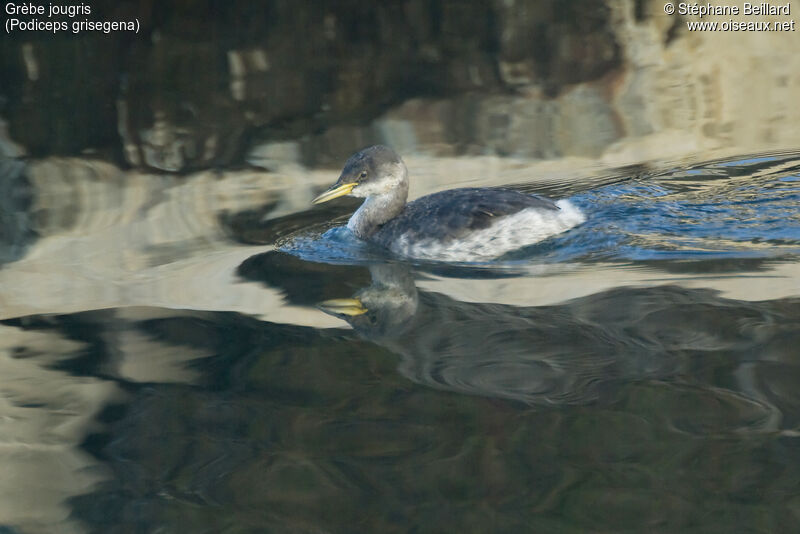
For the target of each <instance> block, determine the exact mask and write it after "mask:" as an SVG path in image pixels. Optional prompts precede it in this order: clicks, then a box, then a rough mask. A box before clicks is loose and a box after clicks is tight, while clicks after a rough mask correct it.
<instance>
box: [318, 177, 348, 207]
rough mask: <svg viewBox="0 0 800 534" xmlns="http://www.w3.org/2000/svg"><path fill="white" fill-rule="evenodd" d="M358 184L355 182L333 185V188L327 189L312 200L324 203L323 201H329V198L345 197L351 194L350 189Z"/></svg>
mask: <svg viewBox="0 0 800 534" xmlns="http://www.w3.org/2000/svg"><path fill="white" fill-rule="evenodd" d="M357 185H358V184H357V183H355V182H354V183H352V184H342V185H339V186H333V187H332V188H330V189H328V190H327V191H325V192H324V193H322V194H321V195H320V196H318V197H317V198H315V199H314V200H312V201H311V203H312V204H322V203H323V202H327V201H329V200H333V199H334V198H339V197H343V196H345V195H349V194H350V191H352V190H353V188H354V187H355V186H357Z"/></svg>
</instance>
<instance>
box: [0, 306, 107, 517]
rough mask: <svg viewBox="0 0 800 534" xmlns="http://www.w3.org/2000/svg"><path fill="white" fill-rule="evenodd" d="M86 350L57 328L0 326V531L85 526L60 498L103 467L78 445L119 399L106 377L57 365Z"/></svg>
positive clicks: (94, 478)
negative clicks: (11, 527) (79, 374)
mask: <svg viewBox="0 0 800 534" xmlns="http://www.w3.org/2000/svg"><path fill="white" fill-rule="evenodd" d="M23 323H24V321H23ZM84 348H85V347H84V345H83V344H82V343H80V342H78V341H75V340H73V339H68V338H67V337H66V336H63V335H62V334H61V333H59V332H57V331H41V330H38V331H37V330H27V329H25V328H22V327H20V326H19V325H18V326H11V325H7V324H2V325H0V376H2V382H1V383H0V465H2V473H3V474H2V476H0V530H6V529H7V527H6V526H7V525H14V526H15V527H19V528H21V529H22V530H21V531H22V532H31V533H34V532H42V533H44V532H54V531H55V530H57V531H59V532H66V533H71V532H83V531H84V530H82V529H81V528H80V527H79V525H77V524H76V522H74V520H72V519H70V513H69V509H68V507H67V503H66V500H67V499H68V498H70V497H73V496H75V495H78V494H80V493H83V492H86V491H90V490H91V488H92V487H93V486H94V485H95V484H97V483H98V482H99V481H101V480H104V479H106V478H108V476H109V473H108V471H107V470H106V469H105V468H104V467H103V466H102V465H101V464H100V463H99V462H98V461H97V459H95V458H92V457H91V456H90V455H89V454H86V452H85V451H82V450H80V449H79V448H78V447H79V445H80V444H81V443H83V441H84V440H85V439H86V437H87V435H89V434H90V433H92V432H94V431H96V430H97V429H98V425H97V423H96V422H95V421H94V418H95V417H96V416H97V415H98V413H99V412H100V411H101V410H102V408H103V407H104V406H105V405H106V404H107V403H110V402H114V401H118V400H120V397H121V395H120V391H119V390H118V388H117V387H116V386H115V385H114V384H112V383H110V382H107V381H104V380H102V379H98V378H95V377H75V376H71V375H70V374H69V373H67V372H65V371H63V370H61V369H58V368H57V366H58V365H59V364H61V363H62V362H63V361H64V360H67V359H70V358H75V357H77V356H79V355H80V353H81V351H82V350H83V349H84ZM11 531H14V532H15V530H11Z"/></svg>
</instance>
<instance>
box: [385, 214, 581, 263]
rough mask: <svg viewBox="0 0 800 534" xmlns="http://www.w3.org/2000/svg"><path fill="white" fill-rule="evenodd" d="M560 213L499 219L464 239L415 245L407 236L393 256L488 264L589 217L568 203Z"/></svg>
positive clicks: (393, 248) (427, 241) (394, 245)
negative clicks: (491, 260)
mask: <svg viewBox="0 0 800 534" xmlns="http://www.w3.org/2000/svg"><path fill="white" fill-rule="evenodd" d="M556 205H557V206H558V207H559V208H560V209H559V211H552V210H543V209H537V208H530V209H526V210H522V211H520V212H519V213H515V214H513V215H508V216H505V217H499V218H498V219H497V221H496V222H495V223H494V224H493V225H491V226H490V227H489V228H485V229H483V230H478V231H476V232H472V233H470V234H469V235H467V236H465V237H464V238H462V239H454V240H452V241H438V240H434V239H426V240H423V241H414V242H411V241H410V240H409V239H408V238H407V237H406V235H405V234H404V235H402V236H400V238H399V239H398V240H397V241H396V242H395V243H392V246H391V249H392V252H394V253H396V254H401V255H403V256H407V257H410V258H417V259H424V260H438V261H454V262H468V261H486V260H490V259H493V258H496V257H498V256H502V255H503V254H505V253H506V252H510V251H512V250H516V249H518V248H522V247H526V246H528V245H532V244H534V243H538V242H539V241H542V240H544V239H547V238H548V237H550V236H553V235H556V234H560V233H561V232H564V231H566V230H569V229H570V228H573V227H575V226H577V225H579V224H581V223H582V222H584V221H585V220H586V216H585V215H584V214H583V213H582V212H581V211H580V210H579V209H578V208H576V207H575V206H573V205H572V204H571V203H570V202H569V201H567V200H559V201H558V202H556Z"/></svg>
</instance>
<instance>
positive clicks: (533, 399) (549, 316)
mask: <svg viewBox="0 0 800 534" xmlns="http://www.w3.org/2000/svg"><path fill="white" fill-rule="evenodd" d="M369 270H370V273H371V276H372V284H371V285H369V286H368V287H365V288H363V289H361V290H359V291H358V292H357V293H356V294H355V295H354V296H353V297H352V298H339V299H331V300H326V301H324V302H321V303H320V304H319V308H320V309H321V310H323V311H324V312H325V313H328V314H330V315H334V316H336V317H339V318H341V319H343V320H345V321H347V322H348V323H349V324H350V325H352V327H353V329H354V330H355V331H356V332H357V333H358V334H359V335H360V336H362V337H363V338H365V339H367V340H370V341H372V342H374V343H376V344H379V345H381V346H383V347H385V348H387V349H389V350H391V351H392V352H394V353H396V354H398V355H400V356H401V357H402V363H401V364H400V371H401V372H402V373H403V374H404V375H405V376H407V377H408V378H410V379H411V380H413V381H415V382H418V383H422V384H426V385H428V386H433V387H437V388H439V389H446V390H450V391H457V392H460V393H469V394H476V395H484V396H490V397H498V398H505V399H512V400H517V401H522V402H525V403H529V404H574V403H584V402H589V401H592V400H595V399H597V398H598V397H600V396H601V395H603V393H604V392H608V391H610V390H611V388H612V387H613V385H614V384H615V383H617V382H618V381H619V380H620V379H622V378H632V377H640V378H643V377H657V376H661V375H663V374H665V373H666V372H668V371H669V370H671V369H672V367H673V366H674V364H675V361H674V358H672V359H671V358H668V357H667V355H666V354H665V353H664V352H663V351H662V350H658V349H657V348H656V347H649V350H642V348H643V347H642V345H641V340H635V339H628V340H625V339H622V338H621V337H618V336H614V335H613V333H610V332H608V331H607V330H606V328H604V327H602V326H600V325H597V324H593V322H592V321H586V320H584V319H583V318H581V314H580V313H578V312H579V309H575V308H573V307H571V306H569V305H562V306H548V307H526V308H520V307H515V306H509V305H502V304H477V303H468V302H459V301H456V300H453V299H451V298H449V297H447V296H445V295H441V294H437V293H427V292H419V291H417V288H416V285H415V283H414V277H413V273H412V271H411V269H410V268H409V267H408V266H407V265H403V264H397V263H385V264H374V265H371V266H370V267H369Z"/></svg>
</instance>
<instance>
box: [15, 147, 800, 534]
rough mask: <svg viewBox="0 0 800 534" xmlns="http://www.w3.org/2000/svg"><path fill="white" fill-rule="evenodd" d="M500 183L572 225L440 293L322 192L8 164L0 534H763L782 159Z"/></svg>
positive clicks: (783, 327)
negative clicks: (365, 239)
mask: <svg viewBox="0 0 800 534" xmlns="http://www.w3.org/2000/svg"><path fill="white" fill-rule="evenodd" d="M516 167H517V170H515V171H514V173H513V175H508V176H506V175H503V174H502V173H501V174H499V175H498V176H494V177H493V178H492V181H491V183H490V182H488V181H487V183H485V184H477V185H499V183H504V182H505V183H508V184H513V185H514V186H515V187H517V188H518V189H520V190H522V191H526V192H531V193H541V194H546V195H549V196H553V197H558V198H570V199H571V200H572V201H573V202H574V203H575V204H576V205H579V206H580V208H581V209H582V210H583V211H584V212H585V213H586V215H587V217H588V221H587V222H586V223H585V224H583V225H582V226H579V227H577V228H574V229H572V230H570V231H569V232H567V233H565V234H562V235H559V236H556V237H554V238H552V239H549V240H547V241H544V242H542V243H539V244H537V245H535V246H532V247H528V248H526V249H524V250H519V251H515V252H513V253H510V254H508V255H506V256H504V257H502V258H499V259H497V260H495V261H492V262H480V263H466V264H444V263H436V262H413V261H405V260H402V259H398V258H392V257H389V256H387V255H386V254H385V253H383V252H382V251H380V250H375V249H371V248H370V247H368V246H367V245H365V244H363V243H361V242H359V241H357V240H355V239H353V238H352V236H350V235H349V233H348V232H347V231H346V230H345V229H343V228H341V225H342V224H344V222H345V221H346V218H347V215H348V214H349V212H350V211H352V208H353V203H352V202H348V201H346V200H345V201H343V202H341V203H332V205H329V206H322V207H314V208H311V207H310V205H309V204H308V199H310V198H312V197H313V194H314V192H315V191H316V190H318V189H319V188H321V187H323V186H324V184H325V182H327V181H332V178H335V176H334V175H333V173H328V174H326V175H324V176H321V177H318V178H313V179H312V178H309V177H310V176H312V174H311V173H306V174H304V175H303V176H304V177H306V178H307V180H306V183H307V184H308V188H307V191H305V192H301V193H302V194H300V195H299V197H298V196H297V195H298V191H299V190H298V189H297V188H296V187H294V186H292V184H297V183H298V180H297V179H296V178H294V179H292V180H286V181H281V180H278V179H277V178H276V179H274V180H273V181H272V182H270V185H269V186H265V185H264V183H265V181H267V180H266V179H267V178H269V175H267V174H266V173H263V172H257V171H241V172H229V173H224V174H223V175H221V176H218V175H215V174H213V173H207V174H197V175H193V176H189V177H185V178H181V179H178V178H175V177H170V176H161V175H150V176H145V175H138V174H136V173H132V172H128V173H123V172H122V171H119V170H118V169H116V168H115V167H113V166H111V165H108V164H104V163H100V162H93V161H91V160H69V159H65V160H55V159H54V160H44V161H41V162H33V163H31V164H30V165H28V166H22V167H20V166H16V167H14V168H11V167H6V168H5V169H4V174H3V177H4V182H3V187H4V188H6V190H7V191H11V192H13V194H7V195H5V196H4V199H3V202H4V203H6V204H8V208H6V209H4V211H3V213H4V215H3V217H4V224H3V228H4V233H3V234H2V249H1V250H2V252H1V253H0V261H2V262H3V263H2V265H0V287H2V290H0V313H2V322H0V374H2V377H3V378H2V379H0V392H2V394H0V427H2V432H0V434H2V435H3V447H2V450H0V463H2V464H3V466H4V470H5V473H6V475H5V476H4V477H2V480H0V496H2V499H0V501H1V502H3V503H4V504H3V505H2V507H3V510H2V512H3V513H2V515H1V516H2V517H4V518H8V519H5V521H6V524H4V525H0V526H2V527H5V528H6V529H8V530H10V531H11V532H17V531H19V532H29V531H30V532H38V531H47V530H48V528H49V526H52V525H54V524H58V525H59V528H61V529H62V530H63V531H74V532H106V531H110V530H114V529H117V528H121V529H123V530H130V531H166V532H187V531H197V532H220V531H230V532H252V531H275V532H354V531H360V532H408V531H416V532H444V531H450V532H452V531H464V532H489V531H491V532H519V531H532V530H533V531H539V530H541V531H548V532H586V531H617V532H618V531H640V530H642V529H644V528H646V529H648V530H650V531H655V532H675V531H678V530H681V531H690V532H732V531H736V532H751V531H752V532H756V531H760V532H763V531H787V530H790V529H791V526H792V525H795V524H796V523H797V521H798V520H800V482H798V481H800V461H799V458H800V456H799V455H800V441H798V436H800V396H798V394H797V384H798V383H799V381H800V366H799V364H800V360H799V359H798V358H799V357H800V352H798V350H797V347H798V346H799V345H800V329H798V327H797V325H798V323H799V322H800V211H798V209H797V206H798V205H800V154H797V153H791V152H786V153H769V154H758V155H747V156H741V157H737V158H732V159H725V160H720V161H708V162H689V163H682V164H680V165H673V164H667V163H664V164H661V165H657V166H652V167H649V168H642V169H622V170H619V169H618V170H610V171H607V172H603V173H597V174H591V175H587V176H586V177H584V178H583V179H579V180H569V181H563V180H558V179H554V180H552V181H548V180H547V179H542V178H538V179H536V180H531V181H529V182H526V181H524V180H519V177H520V176H524V169H525V163H524V161H520V162H519V163H518V164H517V165H516ZM300 172H302V171H300ZM412 179H413V178H412ZM45 183H46V184H47V187H43V186H42V184H45ZM440 185H444V186H447V185H458V184H456V183H455V182H453V183H452V184H447V182H446V181H445V182H440ZM293 195H294V196H293ZM351 296H358V297H359V298H360V299H361V300H362V302H363V303H364V304H365V305H366V307H367V308H368V310H369V311H368V312H367V313H366V314H364V315H361V316H358V317H344V316H337V315H331V314H330V313H326V312H325V311H324V310H323V309H320V308H319V307H318V304H319V303H320V302H322V301H325V300H327V299H333V298H344V297H351ZM48 525H49V526H48Z"/></svg>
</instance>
